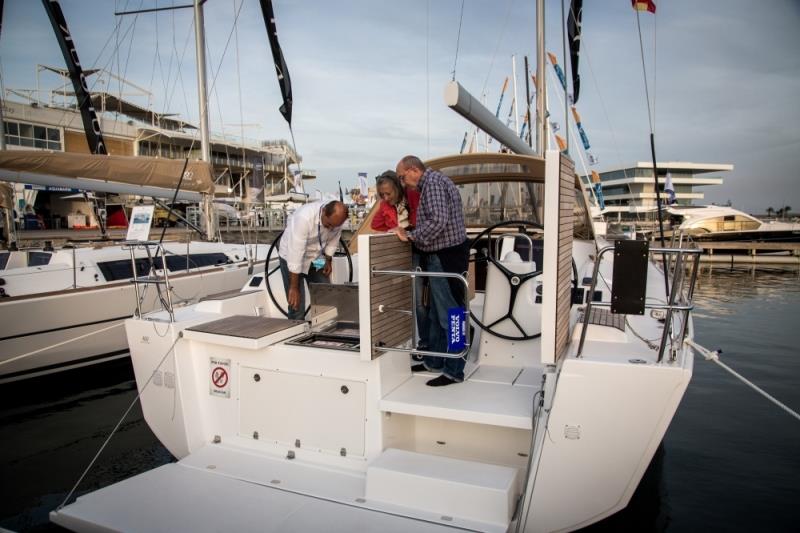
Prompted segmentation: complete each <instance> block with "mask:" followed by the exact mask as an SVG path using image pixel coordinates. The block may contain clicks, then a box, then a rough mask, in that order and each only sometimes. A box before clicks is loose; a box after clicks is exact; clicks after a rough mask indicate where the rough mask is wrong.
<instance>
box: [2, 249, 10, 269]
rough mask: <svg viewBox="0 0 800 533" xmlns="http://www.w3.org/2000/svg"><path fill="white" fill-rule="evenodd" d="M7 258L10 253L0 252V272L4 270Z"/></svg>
mask: <svg viewBox="0 0 800 533" xmlns="http://www.w3.org/2000/svg"><path fill="white" fill-rule="evenodd" d="M9 257H11V254H10V253H8V252H0V270H5V268H6V265H7V264H8V258H9Z"/></svg>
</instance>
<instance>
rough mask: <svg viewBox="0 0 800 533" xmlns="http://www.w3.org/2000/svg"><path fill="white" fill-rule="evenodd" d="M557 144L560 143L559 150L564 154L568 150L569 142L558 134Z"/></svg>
mask: <svg viewBox="0 0 800 533" xmlns="http://www.w3.org/2000/svg"><path fill="white" fill-rule="evenodd" d="M556 142H557V143H558V149H559V150H561V151H562V152H564V151H566V150H567V140H566V139H565V138H564V137H562V136H561V135H558V134H556Z"/></svg>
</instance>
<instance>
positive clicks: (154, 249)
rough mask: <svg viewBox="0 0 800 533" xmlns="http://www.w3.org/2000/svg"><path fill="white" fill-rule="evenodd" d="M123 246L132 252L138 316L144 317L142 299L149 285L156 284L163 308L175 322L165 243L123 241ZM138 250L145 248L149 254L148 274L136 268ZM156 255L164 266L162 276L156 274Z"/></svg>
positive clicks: (170, 319)
mask: <svg viewBox="0 0 800 533" xmlns="http://www.w3.org/2000/svg"><path fill="white" fill-rule="evenodd" d="M122 247H123V249H125V250H129V251H130V252H131V269H132V271H133V278H132V279H131V283H133V288H134V291H135V292H136V316H137V317H139V318H141V317H142V301H143V299H144V296H145V294H146V290H147V286H148V285H155V286H156V290H157V291H158V294H159V297H158V301H159V302H160V303H161V307H162V309H163V310H164V311H166V312H167V314H169V321H170V322H175V313H174V308H173V305H172V286H171V285H170V282H169V269H168V268H167V266H166V265H167V257H166V256H167V252H166V249H165V248H164V245H163V244H162V243H160V242H158V241H123V243H122ZM136 250H144V251H145V253H146V254H147V262H148V264H149V265H150V270H149V272H148V275H147V276H139V273H138V271H137V269H136ZM155 257H160V258H161V265H162V267H163V268H162V269H161V271H162V272H163V275H161V276H159V275H157V274H156V267H155V262H154V261H153V259H154V258H155ZM187 257H188V253H187ZM141 286H144V290H142V289H141ZM162 286H163V288H164V292H165V293H166V296H165V297H162V295H161V288H162Z"/></svg>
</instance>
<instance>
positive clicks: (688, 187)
mask: <svg viewBox="0 0 800 533" xmlns="http://www.w3.org/2000/svg"><path fill="white" fill-rule="evenodd" d="M731 170H733V165H730V164H712V163H689V162H684V161H662V162H658V183H659V189H660V191H661V195H662V199H663V198H665V197H666V196H665V194H664V185H665V181H666V175H667V172H669V173H670V174H671V176H672V185H673V187H674V190H675V199H676V202H677V204H678V205H693V204H694V203H695V202H697V203H699V204H702V203H703V202H702V200H703V198H704V197H705V195H704V194H703V193H702V192H701V191H699V190H697V189H698V187H701V186H706V185H722V183H723V178H722V177H721V176H719V174H720V173H722V172H729V171H731ZM712 173H713V174H714V175H710V176H707V175H708V174H712ZM598 174H599V176H600V183H602V189H603V198H604V200H605V211H604V212H606V213H620V214H623V213H632V214H636V213H644V212H650V211H653V209H655V208H656V206H657V202H656V189H655V183H654V180H653V163H652V162H649V161H639V162H637V163H634V164H632V165H628V166H625V167H623V168H616V169H610V170H607V171H605V172H598ZM584 180H585V182H587V183H588V182H590V181H591V179H588V178H587V177H584ZM662 201H663V200H662Z"/></svg>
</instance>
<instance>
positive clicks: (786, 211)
mask: <svg viewBox="0 0 800 533" xmlns="http://www.w3.org/2000/svg"><path fill="white" fill-rule="evenodd" d="M791 212H792V206H790V205H785V206H783V216H784V217H788V216H789V214H790V213H791Z"/></svg>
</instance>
